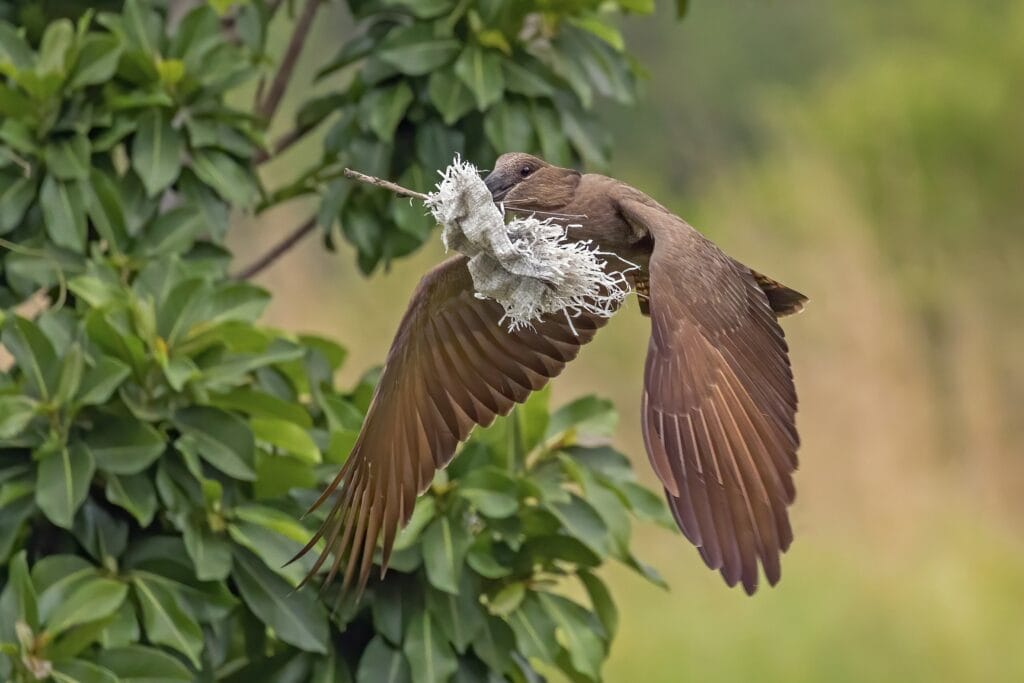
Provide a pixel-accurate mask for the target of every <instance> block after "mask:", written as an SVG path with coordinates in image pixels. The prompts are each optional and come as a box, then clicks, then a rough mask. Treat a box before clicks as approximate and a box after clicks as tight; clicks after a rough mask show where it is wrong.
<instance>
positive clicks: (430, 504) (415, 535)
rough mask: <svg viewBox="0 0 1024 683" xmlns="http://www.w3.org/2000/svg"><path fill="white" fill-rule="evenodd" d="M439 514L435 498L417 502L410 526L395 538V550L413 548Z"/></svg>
mask: <svg viewBox="0 0 1024 683" xmlns="http://www.w3.org/2000/svg"><path fill="white" fill-rule="evenodd" d="M436 514H437V501H435V500H434V499H433V498H430V497H427V496H424V497H422V498H420V499H419V500H417V501H416V507H414V508H413V511H412V517H410V518H409V522H408V524H406V525H405V527H404V528H403V529H402V530H401V531H399V532H398V536H397V537H396V538H395V550H404V549H405V548H409V547H411V546H412V545H413V544H414V543H416V541H417V540H419V537H420V534H421V533H423V530H424V529H425V528H426V527H427V524H429V523H430V522H431V521H432V520H433V519H434V516H435V515H436Z"/></svg>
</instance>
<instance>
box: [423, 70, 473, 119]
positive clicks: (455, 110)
mask: <svg viewBox="0 0 1024 683" xmlns="http://www.w3.org/2000/svg"><path fill="white" fill-rule="evenodd" d="M427 94H428V95H429V96H430V102H431V104H433V105H434V108H435V109H437V111H438V113H440V114H441V119H442V120H443V121H444V122H445V124H446V125H449V126H451V125H452V124H454V123H455V122H456V121H458V120H459V119H461V118H462V117H463V116H464V115H465V114H468V113H469V112H471V111H472V110H473V107H474V105H475V102H476V101H475V100H474V98H473V93H472V92H470V90H469V88H468V87H466V84H465V83H463V82H462V81H461V80H460V79H459V78H458V77H457V76H456V75H455V70H454V69H452V68H451V67H445V68H443V69H439V70H437V71H434V72H433V73H431V74H430V79H429V80H428V81H427Z"/></svg>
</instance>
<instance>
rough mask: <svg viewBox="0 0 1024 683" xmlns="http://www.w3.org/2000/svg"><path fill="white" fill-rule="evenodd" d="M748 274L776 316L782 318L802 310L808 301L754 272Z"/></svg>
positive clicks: (779, 283) (792, 290)
mask: <svg viewBox="0 0 1024 683" xmlns="http://www.w3.org/2000/svg"><path fill="white" fill-rule="evenodd" d="M750 272H751V274H752V275H753V276H754V279H755V280H757V284H758V286H759V287H760V288H761V290H762V291H763V292H764V293H765V296H767V297H768V305H769V306H771V307H772V310H773V311H775V315H776V316H778V317H779V318H782V317H784V316H787V315H792V314H794V313H799V312H800V311H802V310H804V305H805V304H806V303H807V302H808V301H809V299H808V298H807V297H806V296H804V295H803V294H801V293H800V292H798V291H796V290H795V289H790V288H789V287H787V286H786V285H784V284H782V283H781V282H777V281H776V280H773V279H771V278H770V277H768V276H767V275H762V274H761V273H759V272H757V271H756V270H753V269H751V271H750Z"/></svg>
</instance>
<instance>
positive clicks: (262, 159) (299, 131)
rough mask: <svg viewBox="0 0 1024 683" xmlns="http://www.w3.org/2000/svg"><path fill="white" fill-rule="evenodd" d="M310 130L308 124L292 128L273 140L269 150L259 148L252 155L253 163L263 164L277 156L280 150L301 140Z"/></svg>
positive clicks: (282, 150)
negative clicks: (256, 152)
mask: <svg viewBox="0 0 1024 683" xmlns="http://www.w3.org/2000/svg"><path fill="white" fill-rule="evenodd" d="M310 130H311V129H310V127H309V126H302V127H299V126H296V127H295V128H292V129H291V130H290V131H288V132H287V133H285V134H284V135H282V136H281V137H279V138H278V139H277V140H275V141H274V144H273V146H272V147H271V148H270V151H266V150H261V151H260V152H259V153H258V154H257V155H256V156H255V157H253V163H255V164H265V163H266V162H268V161H270V160H271V159H273V158H275V157H277V156H279V155H280V154H281V153H282V152H284V151H285V150H287V149H288V148H289V147H291V146H292V145H294V144H295V143H296V142H298V141H299V140H301V139H302V138H303V136H305V135H306V133H308V132H309V131H310Z"/></svg>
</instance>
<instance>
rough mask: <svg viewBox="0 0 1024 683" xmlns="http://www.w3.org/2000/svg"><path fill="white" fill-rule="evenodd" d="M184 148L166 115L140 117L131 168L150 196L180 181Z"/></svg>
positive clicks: (134, 140)
mask: <svg viewBox="0 0 1024 683" xmlns="http://www.w3.org/2000/svg"><path fill="white" fill-rule="evenodd" d="M183 149H184V143H183V142H182V139H181V134H180V133H179V132H178V131H177V130H175V129H174V127H173V126H172V125H171V120H170V118H169V117H168V116H167V114H165V113H163V112H162V111H160V110H158V109H153V110H150V111H147V112H144V113H143V114H142V115H141V116H140V117H139V128H138V132H136V134H135V138H134V139H133V140H132V168H134V169H135V172H136V173H138V174H139V178H141V179H142V184H143V185H145V187H146V193H147V194H148V195H149V196H150V197H152V196H153V195H155V194H157V193H158V192H160V191H161V190H163V189H165V188H166V187H167V186H168V185H170V184H171V183H173V182H174V181H175V179H177V177H178V173H179V172H180V171H181V154H182V151H183Z"/></svg>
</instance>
